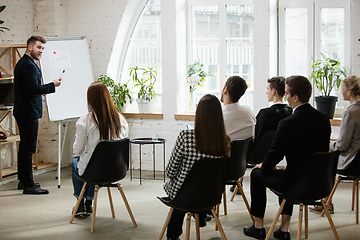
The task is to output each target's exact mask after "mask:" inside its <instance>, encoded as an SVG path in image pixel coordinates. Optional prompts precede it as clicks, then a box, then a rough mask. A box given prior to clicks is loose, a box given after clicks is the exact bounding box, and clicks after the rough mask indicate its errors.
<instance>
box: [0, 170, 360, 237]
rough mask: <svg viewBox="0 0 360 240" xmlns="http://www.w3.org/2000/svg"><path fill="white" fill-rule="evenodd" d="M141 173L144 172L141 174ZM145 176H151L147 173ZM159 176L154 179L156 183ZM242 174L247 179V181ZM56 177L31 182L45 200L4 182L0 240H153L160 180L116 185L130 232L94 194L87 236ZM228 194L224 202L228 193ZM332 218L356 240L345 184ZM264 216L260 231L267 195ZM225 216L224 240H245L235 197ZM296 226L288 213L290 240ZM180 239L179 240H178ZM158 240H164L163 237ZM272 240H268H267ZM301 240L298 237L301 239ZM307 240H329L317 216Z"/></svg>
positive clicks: (161, 211) (272, 205)
mask: <svg viewBox="0 0 360 240" xmlns="http://www.w3.org/2000/svg"><path fill="white" fill-rule="evenodd" d="M143 173H145V172H143ZM147 174H149V175H150V174H152V173H151V172H150V173H147ZM161 174H162V173H159V175H158V177H159V178H161V177H162V175H161ZM248 174H249V173H248V172H247V176H248ZM55 176H56V171H52V172H48V173H44V174H41V175H37V176H35V177H34V178H35V181H36V182H39V183H41V186H42V187H44V188H47V189H48V190H49V191H50V194H49V195H43V196H35V195H23V194H22V191H19V190H16V187H17V182H10V183H7V184H4V185H1V186H0V239H1V240H9V239H10V240H11V239H19V240H22V239H46V240H48V239H66V240H70V239H77V240H81V239H90V240H91V239H112V240H113V239H124V240H128V239H130V240H142V239H144V240H148V239H155V240H156V239H157V238H158V235H159V233H160V230H161V227H162V225H163V223H164V221H165V218H166V215H167V212H168V211H169V208H168V207H166V206H165V205H163V204H162V203H160V201H159V200H157V198H156V197H157V196H164V195H165V193H164V190H163V188H162V185H163V181H162V180H146V181H144V182H143V183H142V185H141V186H140V185H139V180H138V179H136V180H133V181H130V180H129V174H128V176H127V178H126V179H124V180H123V181H121V184H122V186H123V189H124V192H125V194H126V196H127V199H128V201H129V204H130V206H131V208H132V210H133V214H134V216H135V219H136V221H137V224H138V227H136V228H135V227H133V225H132V222H131V220H130V218H129V216H128V213H127V212H126V208H125V206H124V204H123V202H122V199H121V196H120V194H119V193H118V191H117V190H116V189H113V190H112V196H113V200H114V207H115V214H116V217H115V218H112V217H111V212H110V207H109V201H108V197H107V191H106V190H105V189H101V190H100V192H99V204H98V210H97V215H96V223H95V232H94V233H93V234H91V233H90V225H91V218H89V217H88V218H83V219H79V218H75V220H74V222H73V224H69V220H70V214H71V209H72V207H73V206H74V205H75V198H74V197H73V196H72V193H73V189H72V182H71V171H70V168H69V167H68V168H65V169H63V170H62V174H61V176H62V178H61V188H58V186H57V180H56V179H55ZM244 190H245V194H246V196H247V197H248V198H250V194H249V178H248V177H246V178H245V181H244ZM227 192H228V199H229V197H230V192H229V191H228V190H227ZM334 203H335V214H333V215H332V217H333V221H334V223H335V226H336V227H337V230H338V233H339V236H340V238H341V239H347V240H355V239H360V237H359V236H360V226H359V225H355V213H354V212H352V211H351V210H350V203H351V183H341V184H340V186H339V189H338V191H337V193H336V194H335V197H334ZM267 206H268V207H267V212H266V215H265V228H266V230H268V229H269V226H270V224H271V222H272V220H273V217H274V216H275V213H276V211H277V209H278V203H277V198H276V197H275V196H274V194H272V193H271V192H269V194H268V205H267ZM228 209H229V210H228V215H227V216H225V215H223V209H222V208H221V211H220V221H221V223H222V225H223V228H224V231H225V234H226V235H227V238H228V239H229V240H239V239H251V238H248V237H246V236H245V235H244V234H243V228H244V226H246V225H250V224H251V220H250V217H249V215H248V213H247V211H246V210H245V205H244V203H243V201H242V199H241V197H240V196H237V197H236V198H235V200H234V202H229V200H228ZM297 222H298V207H297V206H296V207H294V216H293V220H292V223H291V236H292V239H296V232H297ZM194 225H195V224H194V223H193V224H192V228H191V233H190V234H191V239H195V228H194ZM180 238H181V239H185V237H184V235H182V236H181V237H180ZM163 239H166V238H165V237H164V238H163ZM201 239H210V240H218V239H221V237H220V234H219V232H216V231H214V221H213V220H212V221H210V222H209V223H208V225H207V226H206V227H205V228H201ZM272 239H274V238H272ZM302 239H304V233H303V235H302ZM309 239H317V240H331V239H335V238H334V235H333V233H332V231H331V230H330V226H329V224H328V221H327V219H326V218H325V217H320V214H318V213H312V212H309Z"/></svg>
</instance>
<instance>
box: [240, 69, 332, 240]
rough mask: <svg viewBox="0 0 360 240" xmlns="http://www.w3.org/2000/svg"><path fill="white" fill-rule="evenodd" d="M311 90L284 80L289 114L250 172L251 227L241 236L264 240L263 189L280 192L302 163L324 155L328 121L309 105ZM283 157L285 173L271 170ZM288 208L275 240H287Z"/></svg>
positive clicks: (299, 79) (301, 81) (304, 82)
mask: <svg viewBox="0 0 360 240" xmlns="http://www.w3.org/2000/svg"><path fill="white" fill-rule="evenodd" d="M311 91H312V87H311V84H310V82H309V80H308V79H307V78H305V77H303V76H291V77H288V78H287V79H286V86H285V96H286V98H287V101H288V102H289V105H290V107H292V108H293V114H292V115H291V116H289V117H287V118H285V119H284V120H282V121H280V122H279V125H278V128H277V131H276V134H275V138H274V141H273V143H272V146H271V148H270V150H269V151H268V153H267V155H266V157H265V159H264V160H263V162H262V163H260V164H257V165H256V166H255V167H254V168H253V171H252V172H251V186H250V190H251V211H250V212H251V214H252V215H254V217H255V224H253V225H252V226H246V227H245V228H244V233H245V235H247V236H251V237H254V238H257V239H265V236H266V234H265V229H264V228H263V218H264V214H265V208H266V188H267V187H268V188H272V189H274V190H277V191H282V190H284V188H286V187H287V186H288V185H289V184H291V183H292V181H293V180H294V179H295V177H296V176H297V174H298V172H299V170H300V169H301V167H302V166H303V164H304V162H305V161H306V159H307V158H308V157H309V156H310V155H311V154H312V153H314V152H328V151H329V139H330V132H331V127H330V122H329V119H328V118H327V117H326V116H325V115H324V114H323V113H321V112H319V111H317V110H316V109H314V108H313V107H312V106H311V105H310V104H309V103H308V101H309V98H310V96H311ZM284 156H285V157H286V162H287V165H286V167H285V169H281V170H276V169H275V168H274V167H275V166H276V164H277V163H279V162H280V161H281V160H282V159H283V158H284ZM292 207H293V206H292V204H285V207H284V210H283V212H282V220H281V227H280V228H279V229H277V230H275V231H274V237H275V238H277V239H290V233H289V224H290V218H291V214H292Z"/></svg>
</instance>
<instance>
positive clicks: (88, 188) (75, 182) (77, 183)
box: [71, 157, 95, 200]
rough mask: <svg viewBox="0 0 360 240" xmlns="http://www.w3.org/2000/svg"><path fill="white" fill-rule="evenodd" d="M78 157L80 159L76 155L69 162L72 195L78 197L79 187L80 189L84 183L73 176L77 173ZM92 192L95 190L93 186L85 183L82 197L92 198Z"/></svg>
mask: <svg viewBox="0 0 360 240" xmlns="http://www.w3.org/2000/svg"><path fill="white" fill-rule="evenodd" d="M79 159H80V158H79V157H76V158H74V160H73V161H72V162H71V169H72V182H73V186H74V196H75V197H76V198H78V197H79V195H80V192H81V189H82V187H83V185H84V182H83V181H81V180H80V179H78V178H77V177H76V176H75V174H79V171H78V167H77V165H78V162H79ZM94 192H95V186H94V185H90V184H87V185H86V189H85V193H84V195H83V199H84V198H86V199H87V200H94Z"/></svg>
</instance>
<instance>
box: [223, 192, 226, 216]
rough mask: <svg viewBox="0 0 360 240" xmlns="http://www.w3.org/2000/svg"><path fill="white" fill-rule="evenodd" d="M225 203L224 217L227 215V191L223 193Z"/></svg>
mask: <svg viewBox="0 0 360 240" xmlns="http://www.w3.org/2000/svg"><path fill="white" fill-rule="evenodd" d="M223 202H224V215H227V205H226V190H225V191H224V192H223Z"/></svg>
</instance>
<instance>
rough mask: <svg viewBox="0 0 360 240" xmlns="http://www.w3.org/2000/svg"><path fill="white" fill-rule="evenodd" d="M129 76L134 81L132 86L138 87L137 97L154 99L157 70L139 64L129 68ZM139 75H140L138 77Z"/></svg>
mask: <svg viewBox="0 0 360 240" xmlns="http://www.w3.org/2000/svg"><path fill="white" fill-rule="evenodd" d="M129 70H130V73H129V77H131V80H132V81H133V82H134V84H135V85H134V87H138V86H139V87H140V89H139V92H138V99H140V100H146V101H150V100H151V99H156V96H155V88H154V84H155V82H156V77H157V71H156V68H155V67H146V68H141V67H139V66H135V67H131V68H129ZM140 75H141V76H142V77H140Z"/></svg>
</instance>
